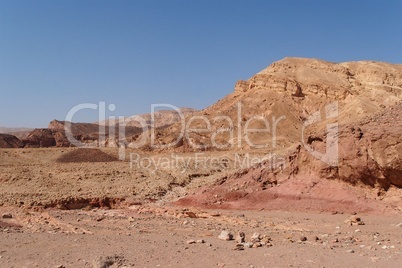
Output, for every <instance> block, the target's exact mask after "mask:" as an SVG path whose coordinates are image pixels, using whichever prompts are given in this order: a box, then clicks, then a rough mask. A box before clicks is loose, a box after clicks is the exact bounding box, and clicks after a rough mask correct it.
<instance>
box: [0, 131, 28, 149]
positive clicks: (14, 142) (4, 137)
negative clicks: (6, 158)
mask: <svg viewBox="0 0 402 268" xmlns="http://www.w3.org/2000/svg"><path fill="white" fill-rule="evenodd" d="M22 146H23V143H22V142H21V141H20V140H19V139H18V138H17V137H16V136H14V135H10V134H0V148H21V147H22Z"/></svg>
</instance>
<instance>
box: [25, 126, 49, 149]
mask: <svg viewBox="0 0 402 268" xmlns="http://www.w3.org/2000/svg"><path fill="white" fill-rule="evenodd" d="M53 134H54V133H53V131H52V130H50V129H47V128H37V129H34V130H33V131H32V132H31V133H30V134H29V135H28V137H27V138H25V139H24V140H23V143H24V147H26V148H41V147H53V146H55V145H56V140H55V138H54V136H53Z"/></svg>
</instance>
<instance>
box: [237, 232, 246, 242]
mask: <svg viewBox="0 0 402 268" xmlns="http://www.w3.org/2000/svg"><path fill="white" fill-rule="evenodd" d="M245 238H246V235H245V234H244V233H243V232H238V233H237V236H236V242H237V243H244V242H245Z"/></svg>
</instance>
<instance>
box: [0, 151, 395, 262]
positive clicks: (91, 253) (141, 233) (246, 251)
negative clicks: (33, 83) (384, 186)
mask: <svg viewBox="0 0 402 268" xmlns="http://www.w3.org/2000/svg"><path fill="white" fill-rule="evenodd" d="M130 153H132V154H137V153H138V154H146V153H144V152H137V151H135V150H127V151H126V154H127V157H126V159H125V160H124V161H118V160H117V157H118V150H117V149H112V148H104V149H78V148H36V149H1V150H0V160H1V161H0V163H1V164H0V168H1V173H0V181H1V188H0V203H1V204H2V205H1V206H0V215H1V216H2V218H1V219H0V233H1V239H0V267H190V266H191V267H400V264H401V263H402V244H401V242H402V214H401V213H400V210H399V209H398V208H397V207H395V206H393V205H392V204H393V200H395V196H397V195H391V196H390V197H389V199H387V198H386V197H385V198H384V197H382V198H381V199H378V200H376V199H375V198H371V196H370V195H376V194H377V193H376V192H375V191H374V190H373V189H371V188H367V189H365V188H364V187H363V186H362V187H363V188H362V189H360V190H359V192H360V193H362V192H364V193H365V194H366V196H368V197H370V198H367V199H364V198H363V197H362V198H363V199H362V200H361V201H356V202H352V201H351V202H347V201H348V200H349V199H348V198H349V196H348V194H347V193H349V192H348V191H349V190H350V191H352V190H351V189H354V188H355V187H350V189H346V188H347V187H346V186H345V184H344V183H341V182H339V185H337V184H336V182H333V183H335V184H334V185H330V187H332V188H330V189H332V191H334V189H335V190H338V192H339V193H340V194H339V198H338V200H332V199H325V198H322V197H320V196H319V195H315V194H313V195H311V194H310V195H304V196H303V195H301V196H299V197H295V196H294V195H290V194H289V195H288V196H286V195H284V196H278V197H277V198H268V199H265V200H262V201H261V200H260V201H259V202H257V203H255V205H254V209H247V210H242V209H241V207H248V206H249V207H250V206H252V205H251V204H250V202H251V201H250V200H246V201H242V202H243V203H242V204H243V205H244V206H241V204H239V203H236V201H237V199H236V198H234V199H233V198H232V199H228V198H227V199H221V200H220V201H217V202H214V203H213V204H212V203H208V202H207V203H204V205H200V206H197V207H194V206H192V205H191V204H194V203H191V202H190V203H189V204H190V205H188V204H187V203H188V202H186V201H180V200H186V198H185V197H187V196H196V193H197V192H199V191H200V190H201V189H203V187H205V186H210V185H216V184H220V185H224V184H222V182H220V180H221V178H222V176H225V175H226V176H230V174H232V173H235V172H236V170H235V168H234V166H232V165H230V164H229V165H228V166H229V168H227V169H219V168H216V167H214V166H209V167H208V169H205V170H202V172H201V173H202V174H200V169H195V167H194V163H192V164H189V165H188V167H187V169H186V170H184V171H183V170H180V169H177V168H176V167H174V168H172V167H168V166H166V167H165V169H162V168H161V169H158V170H156V171H155V172H154V170H153V169H151V168H150V167H149V166H146V167H141V166H137V165H136V164H133V163H131V162H132V161H130V158H129V157H128V156H129V154H130ZM224 154H225V152H210V153H209V155H216V157H217V158H218V157H219V156H221V155H224ZM169 155H170V154H163V153H160V154H152V155H146V156H149V157H153V158H158V157H159V158H163V157H167V156H169ZM225 155H226V154H225ZM181 156H183V157H187V158H189V157H190V156H191V154H190V153H182V154H181ZM143 157H145V156H143ZM98 161H99V162H98ZM228 161H229V162H230V161H231V159H229V160H228ZM231 167H233V168H231ZM294 185H298V184H297V182H295V184H294ZM325 186H326V187H327V186H328V185H325ZM276 187H279V188H280V186H276ZM286 187H287V188H288V189H291V188H292V187H290V186H289V185H286ZM345 187H346V188H345ZM274 188H275V187H274ZM201 192H202V190H201ZM256 192H258V189H256ZM397 197H398V196H397ZM357 199H358V198H356V196H355V197H354V199H353V200H357ZM178 200H179V201H178ZM239 200H242V199H239ZM387 200H388V201H387ZM231 202H232V203H231ZM261 202H263V203H264V205H262V204H261ZM227 203H230V204H232V205H231V206H229V207H227V206H225V204H227ZM278 203H279V204H282V205H281V206H278ZM314 204H318V205H316V206H315V205H314ZM236 206H237V208H236ZM234 208H236V209H234ZM281 208H282V209H281ZM225 231H227V232H229V233H230V234H232V235H233V238H232V239H231V240H228V241H227V240H224V239H229V238H231V237H224V236H225V235H226V236H228V235H229V234H225ZM222 232H223V233H222ZM239 232H242V233H244V234H245V240H244V242H245V243H240V242H242V241H237V240H238V239H241V238H239V237H238V234H239ZM222 236H223V237H222ZM229 236H230V235H229ZM222 238H223V239H222Z"/></svg>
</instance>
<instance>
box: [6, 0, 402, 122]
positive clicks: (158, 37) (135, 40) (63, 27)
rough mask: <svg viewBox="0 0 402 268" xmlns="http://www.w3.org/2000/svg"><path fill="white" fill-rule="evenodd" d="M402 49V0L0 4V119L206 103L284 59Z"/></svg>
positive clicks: (92, 115) (373, 55)
mask: <svg viewBox="0 0 402 268" xmlns="http://www.w3.org/2000/svg"><path fill="white" fill-rule="evenodd" d="M401 48H402V1H399V0H396V1H393V0H387V1H380V0H378V1H370V0H365V1H363V0H362V1H353V0H348V1H345V0H337V1H329V0H328V1H325V0H316V1H312V0H310V1H309V0H306V1H300V0H295V1H283V0H282V1H268V0H265V1H263V0H261V1H257V0H244V1H235V0H180V1H179V0H159V1H156V0H147V1H146V0H144V1H134V0H132V1H121V0H113V1H112V0H110V1H102V0H93V1H90V0H76V1H74V0H68V1H67V0H66V1H63V0H57V1H54V0H49V1H41V0H37V1H31V0H30V1H19V0H0V126H8V127H22V126H26V127H46V126H47V124H48V123H49V122H50V121H51V120H53V119H59V120H64V118H65V116H66V114H67V112H68V111H69V110H70V109H71V108H72V107H73V106H75V105H77V104H80V103H86V102H88V103H98V102H99V101H105V102H106V104H111V103H113V104H115V105H116V110H115V111H114V112H113V113H111V115H115V116H118V115H124V116H128V115H133V114H139V113H147V112H149V111H150V105H151V104H152V103H170V104H172V105H175V106H178V107H193V108H197V109H202V108H205V107H207V106H209V105H211V104H213V103H214V102H216V101H217V100H219V99H220V98H223V97H224V96H225V95H227V94H228V93H230V92H231V91H232V90H233V87H234V84H235V83H236V81H237V80H239V79H248V78H249V77H250V76H252V75H253V74H255V73H257V72H258V71H260V70H261V69H263V68H265V67H267V66H268V65H269V64H271V63H272V62H274V61H277V60H280V59H282V58H284V57H286V56H297V57H311V58H320V59H323V60H328V61H335V62H340V61H354V60H363V59H365V60H367V59H369V60H379V61H387V62H391V63H402V49H401ZM74 121H86V122H93V121H97V116H96V112H95V111H92V110H86V111H81V112H79V113H78V114H77V116H76V117H74Z"/></svg>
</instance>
